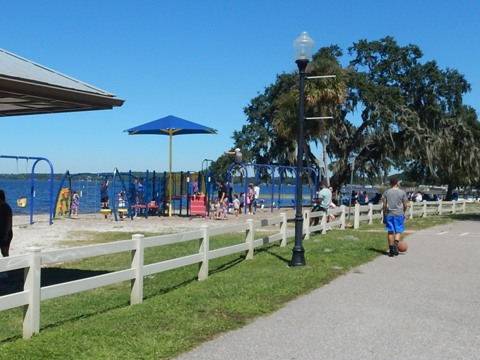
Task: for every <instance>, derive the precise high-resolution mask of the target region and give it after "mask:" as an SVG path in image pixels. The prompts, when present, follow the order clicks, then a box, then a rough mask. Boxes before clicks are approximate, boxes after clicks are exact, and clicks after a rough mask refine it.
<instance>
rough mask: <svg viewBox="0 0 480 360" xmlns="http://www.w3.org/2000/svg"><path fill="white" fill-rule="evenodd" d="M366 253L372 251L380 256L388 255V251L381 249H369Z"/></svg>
mask: <svg viewBox="0 0 480 360" xmlns="http://www.w3.org/2000/svg"><path fill="white" fill-rule="evenodd" d="M368 251H373V252H376V253H379V254H381V255H388V251H385V250H383V249H376V248H369V249H368Z"/></svg>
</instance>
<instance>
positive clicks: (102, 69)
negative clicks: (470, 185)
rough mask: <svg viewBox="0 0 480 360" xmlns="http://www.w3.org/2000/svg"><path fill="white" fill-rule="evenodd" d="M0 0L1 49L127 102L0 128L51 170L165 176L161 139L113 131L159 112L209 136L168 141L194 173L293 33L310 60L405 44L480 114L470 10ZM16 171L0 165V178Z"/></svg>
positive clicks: (469, 0)
mask: <svg viewBox="0 0 480 360" xmlns="http://www.w3.org/2000/svg"><path fill="white" fill-rule="evenodd" d="M0 4H1V12H0V48H3V49H5V50H7V51H10V52H12V53H14V54H17V55H19V56H21V57H24V58H27V59H29V60H31V61H34V62H37V63H39V64H42V65H44V66H46V67H49V68H51V69H53V70H56V71H59V72H61V73H64V74H66V75H69V76H71V77H74V78H76V79H78V80H81V81H83V82H86V83H88V84H91V85H94V86H96V87H99V88H101V89H103V90H106V91H108V92H111V93H113V94H115V95H117V97H119V98H121V99H125V100H126V101H125V104H124V105H123V106H122V107H120V108H115V109H113V110H102V111H91V112H78V113H64V114H54V115H35V116H20V117H18V116H16V117H6V118H0V121H1V134H2V136H1V142H0V154H1V155H24V156H41V157H46V158H48V159H49V160H50V161H51V162H52V163H53V166H54V168H55V172H64V171H65V170H70V172H71V173H79V172H94V173H96V172H101V171H111V170H113V168H114V167H117V168H118V169H119V170H120V171H128V170H139V171H144V170H147V169H148V170H150V171H151V170H156V171H168V137H167V136H155V135H136V136H129V135H127V133H125V132H123V131H124V130H125V129H128V128H130V127H133V126H136V125H139V124H142V123H145V122H148V121H151V120H155V119H158V118H161V117H164V116H167V115H176V116H179V117H182V118H185V119H188V120H191V121H195V122H199V123H201V124H203V125H206V126H210V127H213V128H215V129H217V130H218V135H185V136H183V135H182V136H177V137H174V139H173V170H174V171H180V170H191V171H198V170H200V169H201V166H202V161H203V160H204V159H217V157H218V156H220V155H221V154H222V153H223V151H225V150H230V149H232V147H233V146H234V144H233V143H232V139H231V136H232V133H233V131H234V130H241V127H242V125H244V124H245V123H246V118H245V115H244V114H243V108H244V107H245V106H247V105H248V103H249V102H250V100H251V99H252V98H254V97H255V96H256V95H257V93H259V92H262V91H263V90H264V88H265V87H266V86H268V85H270V84H271V83H272V82H274V81H275V77H276V75H277V74H280V73H282V72H291V71H293V70H295V68H296V65H295V63H294V59H293V47H292V42H293V40H294V39H295V38H296V37H297V36H299V35H300V33H301V32H302V31H308V33H309V35H310V36H311V37H312V38H313V39H314V40H315V42H316V44H315V48H314V51H316V50H318V49H319V48H320V47H322V46H328V45H331V44H338V45H339V46H340V47H341V48H342V49H344V51H345V53H346V52H347V51H346V49H347V48H348V47H349V46H351V45H352V43H354V42H357V41H358V40H360V39H367V40H378V39H380V38H382V37H384V36H393V37H394V38H395V39H396V40H397V42H398V43H399V44H400V45H407V44H416V45H418V46H419V47H420V48H421V50H422V51H423V52H424V60H425V61H427V60H436V61H437V62H438V64H439V66H440V67H441V68H443V69H445V68H447V67H448V68H453V69H457V70H458V71H459V72H460V73H462V74H464V75H465V76H466V79H467V80H468V81H469V82H470V83H471V84H472V88H473V90H472V92H471V93H470V94H468V95H467V96H466V97H465V102H466V103H467V104H468V105H471V106H473V107H474V108H476V109H477V111H478V110H479V109H480V107H479V106H480V72H479V70H478V69H479V68H478V61H479V58H480V41H479V35H480V31H479V30H478V26H479V25H478V16H479V14H480V2H479V1H478V0H464V1H457V2H453V1H447V0H435V1H434V0H424V1H418V0H415V1H414V0H404V1H398V2H393V1H379V0H378V1H377V0H375V1H374V0H371V1H366V2H365V1H363V2H362V1H356V0H347V1H329V2H327V1H319V0H305V1H302V2H298V1H286V0H284V1H281V0H268V1H262V0H242V1H225V0H204V1H199V0H185V1H182V0H138V1H133V0H131V1H126V0H115V1H114V0H82V1H81V0H68V1H66V0H45V1H32V0H29V1H26V0H15V1H7V0H1V1H0ZM347 61H348V59H347V58H345V63H346V62H347ZM0 66H1V64H0ZM16 166H17V165H16V162H15V161H14V160H4V159H0V172H16V171H17V170H16ZM19 167H20V169H19V172H24V171H25V164H24V163H21V164H19ZM47 169H48V168H47V167H46V166H45V167H40V166H39V167H38V168H37V171H40V172H45V171H47Z"/></svg>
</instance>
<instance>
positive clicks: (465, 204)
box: [462, 201, 467, 212]
mask: <svg viewBox="0 0 480 360" xmlns="http://www.w3.org/2000/svg"><path fill="white" fill-rule="evenodd" d="M465 211H467V202H466V201H464V202H463V205H462V212H465Z"/></svg>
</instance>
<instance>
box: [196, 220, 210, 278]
mask: <svg viewBox="0 0 480 360" xmlns="http://www.w3.org/2000/svg"><path fill="white" fill-rule="evenodd" d="M200 228H201V229H202V230H203V238H202V239H200V247H199V249H198V252H199V253H201V254H202V262H201V263H200V266H199V269H198V281H202V280H206V279H207V278H208V252H209V251H210V235H209V233H208V225H202V226H201V227H200Z"/></svg>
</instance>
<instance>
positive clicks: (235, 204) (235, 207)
mask: <svg viewBox="0 0 480 360" xmlns="http://www.w3.org/2000/svg"><path fill="white" fill-rule="evenodd" d="M239 212H240V200H239V199H238V195H237V194H234V195H233V213H234V214H235V216H238V213H239Z"/></svg>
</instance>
